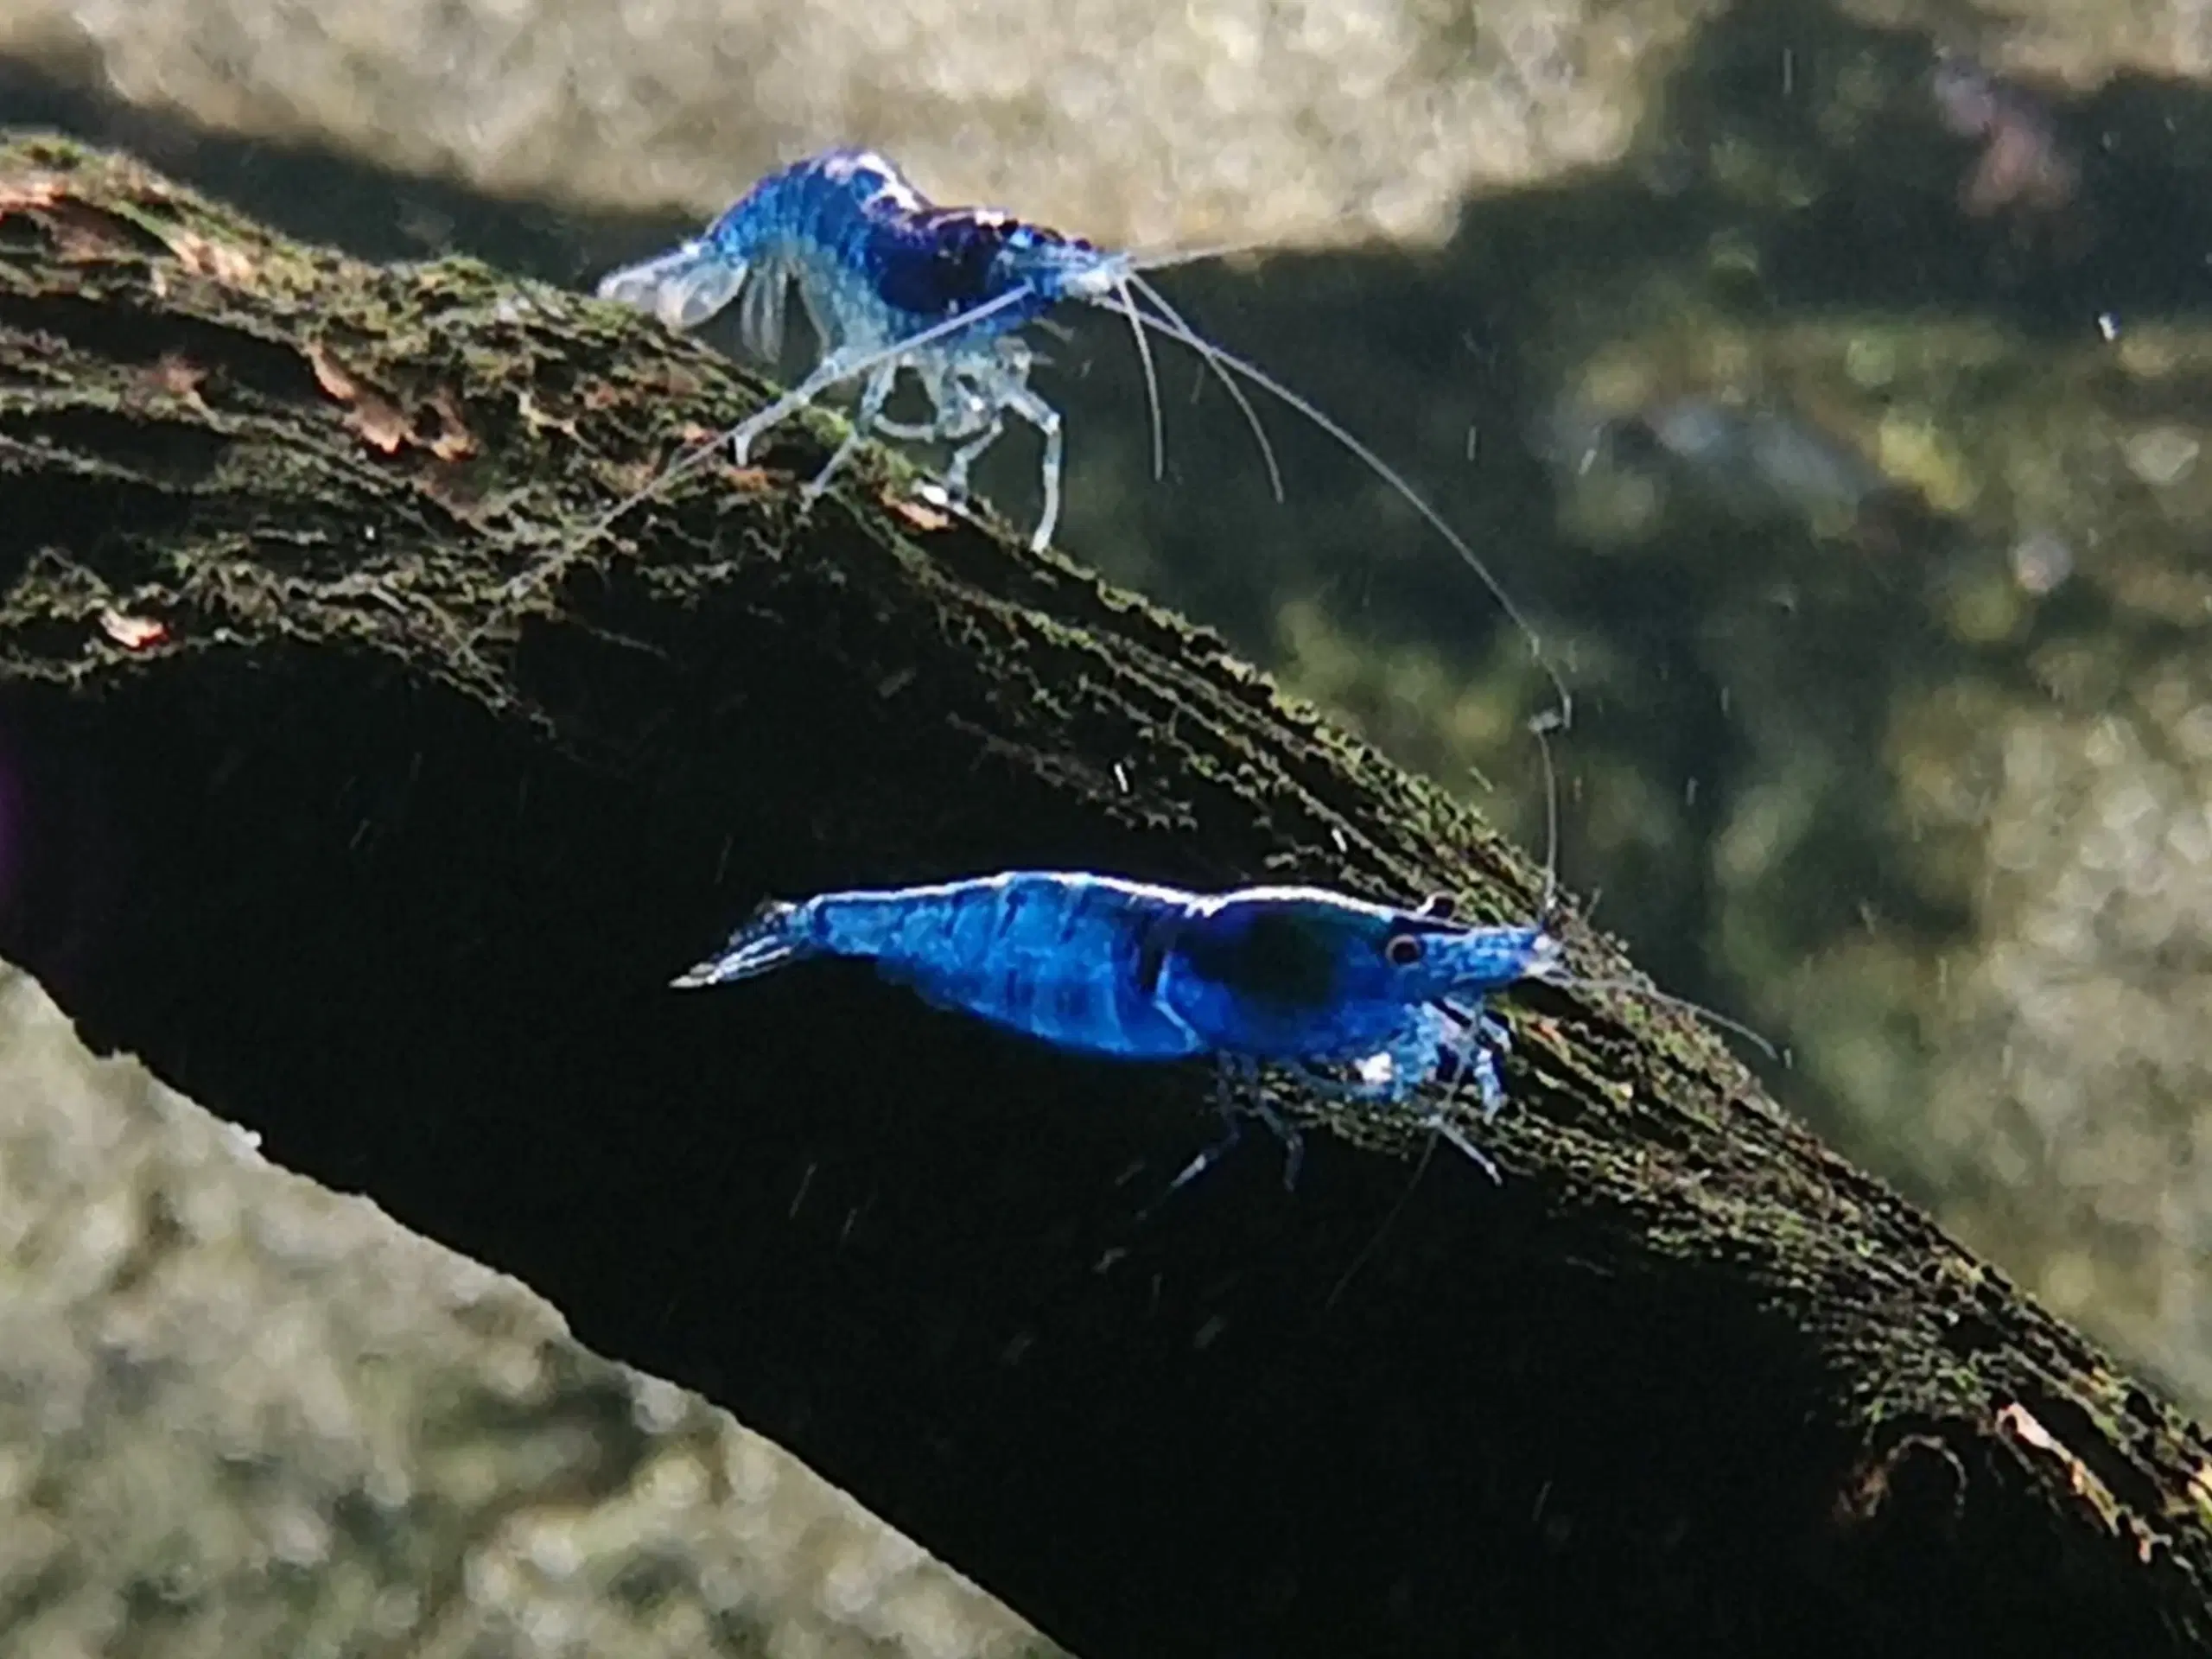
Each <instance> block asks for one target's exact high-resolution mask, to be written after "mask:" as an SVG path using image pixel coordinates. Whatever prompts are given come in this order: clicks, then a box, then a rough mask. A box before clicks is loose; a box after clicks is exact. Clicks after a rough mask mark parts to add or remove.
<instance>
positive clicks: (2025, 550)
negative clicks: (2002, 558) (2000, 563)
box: [2012, 530, 2074, 594]
mask: <svg viewBox="0 0 2212 1659" xmlns="http://www.w3.org/2000/svg"><path fill="white" fill-rule="evenodd" d="M2073 574H2074V550H2073V549H2072V548H2071V547H2069V546H2068V545H2067V543H2066V538H2065V537H2063V536H2061V535H2059V534H2058V533H2057V531H2050V530H2033V531H2029V532H2028V533H2027V534H2026V535H2025V536H2023V537H2021V538H2020V539H2019V540H2018V541H2017V542H2015V543H2012V580H2013V581H2015V582H2018V583H2019V584H2020V586H2021V587H2022V588H2024V589H2026V590H2027V591H2028V592H2029V593H2031V594H2047V593H2049V592H2050V590H2051V589H2052V588H2056V587H2057V586H2058V584H2059V583H2060V582H2064V581H2065V580H2066V578H2067V577H2069V576H2070V575H2073Z"/></svg>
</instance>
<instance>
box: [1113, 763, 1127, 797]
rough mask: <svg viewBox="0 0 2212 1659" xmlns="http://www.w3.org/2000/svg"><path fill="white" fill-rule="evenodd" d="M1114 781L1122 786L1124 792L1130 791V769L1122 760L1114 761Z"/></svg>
mask: <svg viewBox="0 0 2212 1659" xmlns="http://www.w3.org/2000/svg"><path fill="white" fill-rule="evenodd" d="M1114 781H1115V782H1116V783H1117V784H1119V785H1121V786H1122V794H1124V795H1126V794H1128V792H1129V769H1128V767H1127V766H1123V765H1122V763H1121V762H1120V761H1118V760H1116V762H1115V763H1114Z"/></svg>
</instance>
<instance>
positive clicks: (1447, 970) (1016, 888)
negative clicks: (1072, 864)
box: [674, 870, 1675, 1191]
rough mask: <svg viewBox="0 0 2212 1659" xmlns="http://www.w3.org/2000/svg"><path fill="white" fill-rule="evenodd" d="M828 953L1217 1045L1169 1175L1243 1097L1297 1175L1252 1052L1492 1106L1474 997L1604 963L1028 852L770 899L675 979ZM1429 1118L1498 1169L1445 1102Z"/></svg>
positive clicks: (1183, 1055) (1488, 1025)
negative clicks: (1029, 858)
mask: <svg viewBox="0 0 2212 1659" xmlns="http://www.w3.org/2000/svg"><path fill="white" fill-rule="evenodd" d="M812 957H855V958H860V959H862V960H866V961H870V962H873V963H874V964H875V967H876V969H877V971H878V972H879V973H880V974H881V975H882V976H884V977H885V978H887V979H888V980H891V981H893V982H895V983H899V984H902V985H905V986H907V987H909V988H912V990H914V991H916V992H917V993H918V994H919V995H921V996H922V997H923V998H925V1000H926V1001H930V1002H931V1003H933V1004H935V1005H936V1006H938V1007H944V1008H950V1009H953V1010H956V1011H959V1012H963V1013H967V1014H975V1015H977V1016H979V1017H981V1018H982V1019H984V1020H989V1021H991V1022H992V1023H994V1024H995V1025H998V1026H1001V1027H1006V1028H1007V1029H1010V1030H1013V1031H1016V1032H1020V1033H1023V1034H1024V1035H1026V1036H1029V1037H1033V1038H1036V1039H1039V1040H1041V1041H1044V1042H1046V1043H1050V1044H1052V1046H1056V1047H1058V1048H1062V1049H1066V1050H1070V1051H1071V1052H1077V1053H1082V1054H1090V1055H1096V1056H1100V1057H1103V1058H1118V1059H1129V1060H1153V1061H1164V1060H1176V1059H1190V1058H1206V1057H1211V1058H1214V1059H1216V1060H1217V1063H1218V1065H1219V1066H1220V1077H1221V1106H1222V1110H1223V1116H1224V1122H1225V1124H1226V1125H1227V1128H1228V1135H1227V1137H1226V1138H1225V1139H1224V1141H1221V1142H1220V1143H1219V1144H1217V1146H1215V1147H1211V1148H1210V1149H1209V1150H1207V1151H1205V1152H1202V1153H1200V1154H1198V1156H1197V1157H1196V1158H1194V1159H1192V1160H1191V1162H1190V1163H1189V1164H1188V1165H1187V1166H1185V1168H1184V1170H1183V1172H1182V1173H1180V1174H1179V1175H1178V1176H1177V1177H1176V1178H1175V1180H1174V1182H1173V1185H1172V1186H1171V1187H1170V1189H1169V1190H1170V1191H1173V1190H1174V1189H1175V1188H1177V1187H1180V1186H1182V1185H1185V1183H1187V1182H1188V1181H1190V1180H1192V1179H1194V1178H1195V1177H1197V1176H1198V1174H1199V1173H1201V1172H1202V1171H1204V1170H1205V1169H1206V1168H1208V1167H1210V1166H1211V1165H1212V1164H1214V1163H1215V1162H1217V1160H1219V1159H1220V1158H1221V1157H1222V1156H1224V1154H1226V1153H1227V1152H1228V1150H1229V1149H1230V1147H1231V1146H1232V1145H1233V1144H1234V1143H1235V1141H1236V1138H1237V1134H1238V1118H1239V1116H1240V1115H1241V1114H1247V1113H1249V1114H1250V1115H1252V1116H1258V1117H1260V1118H1261V1119H1262V1122H1265V1123H1266V1124H1267V1126H1268V1128H1270V1129H1272V1130H1273V1131H1274V1134H1275V1135H1277V1136H1278V1137H1279V1138H1280V1139H1281V1141H1282V1142H1283V1144H1284V1147H1285V1149H1286V1159H1285V1168H1284V1179H1285V1183H1286V1185H1288V1184H1290V1183H1292V1182H1294V1180H1295V1179H1296V1176H1297V1169H1298V1162H1299V1159H1300V1149H1301V1145H1302V1143H1301V1141H1300V1137H1299V1135H1298V1132H1297V1131H1296V1130H1295V1129H1294V1128H1293V1127H1291V1126H1290V1125H1289V1124H1287V1122H1283V1121H1282V1120H1281V1118H1280V1117H1279V1116H1277V1115H1276V1114H1275V1113H1274V1111H1273V1110H1272V1109H1270V1108H1269V1107H1268V1106H1267V1104H1266V1103H1264V1102H1263V1101H1261V1100H1259V1099H1258V1097H1257V1096H1256V1095H1255V1094H1253V1093H1252V1091H1251V1090H1249V1089H1248V1090H1244V1091H1243V1092H1244V1093H1245V1094H1246V1095H1247V1096H1249V1098H1246V1099H1245V1100H1243V1101H1242V1102H1239V1101H1238V1100H1237V1099H1236V1094H1237V1092H1238V1091H1237V1090H1236V1084H1237V1083H1238V1082H1240V1081H1242V1082H1244V1083H1246V1084H1250V1083H1252V1082H1254V1081H1255V1080H1256V1076H1257V1072H1258V1070H1259V1068H1260V1067H1261V1066H1262V1065H1275V1066H1279V1067H1281V1068H1283V1069H1285V1070H1287V1071H1290V1072H1292V1073H1294V1075H1296V1076H1297V1077H1300V1078H1301V1079H1302V1080H1304V1081H1305V1082H1306V1083H1308V1084H1312V1085H1313V1086H1315V1087H1316V1088H1318V1089H1319V1090H1322V1091H1323V1092H1325V1093H1329V1094H1332V1095H1335V1096H1338V1097H1340V1098H1345V1099H1351V1100H1358V1101H1368V1102H1375V1103H1385V1104H1399V1103H1406V1102H1408V1101H1410V1100H1411V1099H1412V1098H1413V1096H1414V1094H1415V1093H1416V1092H1417V1091H1418V1090H1420V1089H1421V1087H1422V1086H1423V1085H1424V1084H1428V1083H1430V1082H1432V1081H1444V1082H1446V1083H1449V1084H1452V1085H1453V1086H1454V1087H1456V1086H1457V1085H1458V1084H1460V1083H1463V1082H1468V1081H1471V1082H1472V1084H1474V1086H1475V1089H1476V1090H1477V1093H1478V1096H1479V1097H1480V1101H1481V1106H1482V1113H1483V1117H1484V1121H1485V1122H1488V1121H1489V1120H1490V1119H1491V1118H1493V1117H1495V1116H1497V1112H1498V1110H1499V1109H1500V1108H1501V1107H1502V1106H1503V1103H1504V1100H1505V1090H1504V1086H1503V1083H1502V1082H1501V1080H1500V1078H1499V1077H1498V1071H1497V1057H1498V1055H1499V1054H1500V1053H1502V1052H1505V1051H1507V1050H1508V1049H1510V1033H1508V1031H1507V1029H1506V1027H1504V1025H1503V1023H1501V1022H1500V1021H1499V1020H1497V1019H1496V1018H1495V1017H1494V1016H1493V1015H1492V1014H1490V1012H1489V1011H1488V1008H1487V1007H1486V999H1487V998H1488V997H1489V996H1490V995H1491V994H1493V993H1495V992H1498V991H1502V990H1505V989H1507V988H1510V987H1512V986H1514V985H1516V984H1519V983H1522V982H1527V981H1545V982H1552V983H1556V984H1589V985H1598V984H1600V983H1602V984H1604V985H1606V986H1612V985H1613V984H1614V982H1610V981H1607V982H1596V981H1585V980H1580V979H1577V978H1575V977H1573V976H1571V975H1569V974H1568V973H1567V971H1566V967H1565V961H1564V957H1563V955H1562V951H1561V947H1560V943H1559V941H1558V940H1557V939H1556V938H1554V936H1553V935H1552V934H1551V933H1549V932H1548V931H1546V930H1545V929H1544V928H1543V927H1541V926H1529V927H1517V926H1474V925H1467V924H1465V923H1461V922H1459V921H1456V920H1454V919H1453V918H1452V914H1451V910H1450V906H1449V905H1448V904H1447V903H1446V901H1444V900H1441V899H1432V900H1430V901H1429V902H1428V903H1427V904H1426V905H1423V906H1420V907H1418V908H1415V909H1410V910H1406V909H1397V908H1394V907H1392V906H1387V905H1379V904H1372V903H1369V902H1367V901H1365V900H1363V899H1352V898H1347V897H1345V896H1344V895H1343V894H1340V893H1330V892H1327V891H1325V890H1323V889H1320V888H1315V887H1246V888H1242V889H1239V890H1237V891H1235V892H1231V893H1218V894H1202V893H1188V892H1185V891H1183V890H1181V889H1179V888H1176V887H1156V886H1150V885H1147V884H1145V883H1142V882H1137V881H1130V880H1122V879H1120V878H1118V877H1115V876H1106V875H1091V874H1079V873H1071V872H1056V871H1035V870H1017V871H1009V872H1007V873H1005V874H999V875H989V876H982V877H977V878H975V879H973V880H964V881H953V882H947V883H944V884H942V885H938V886H933V887H904V888H893V889H889V890H879V891H858V892H844V893H823V894H820V895H818V896H817V897H815V898H812V899H805V900H804V901H801V902H799V903H796V904H791V903H784V902H779V901H773V900H772V901H770V902H768V903H766V904H764V905H762V906H760V909H759V910H758V911H757V912H755V913H754V914H753V918H751V919H750V920H749V921H747V923H746V924H745V925H742V926H741V927H740V928H739V929H738V930H737V931H736V932H735V933H734V935H732V937H731V938H730V940H729V942H728V944H727V945H726V946H725V947H724V948H723V950H721V952H720V953H719V954H718V955H716V956H714V957H709V959H708V960H706V961H704V962H702V963H699V964H698V965H697V966H696V967H694V968H692V969H690V970H689V971H687V972H686V973H684V974H683V975H682V976H679V977H678V978H677V980H676V981H675V982H674V983H675V984H676V985H677V987H679V988H690V987H697V986H707V985H720V984H726V983H728V982H731V981H734V980H741V979H747V978H750V977H752V976H754V975H758V974H763V973H766V972H769V971H771V970H772V969H778V968H781V967H784V966H785V965H786V964H788V963H794V962H800V961H804V960H806V959H809V958H812ZM1618 988H1623V989H1629V990H1633V991H1638V992H1642V993H1643V994H1644V995H1652V996H1656V997H1658V998H1659V999H1660V1000H1662V1001H1675V999H1672V998H1668V997H1665V996H1664V995H1663V994H1661V993H1656V992H1651V991H1649V989H1648V988H1643V987H1636V986H1620V987H1618ZM1317 1067H1330V1068H1336V1069H1338V1070H1340V1071H1344V1072H1345V1073H1347V1074H1348V1075H1344V1076H1333V1075H1328V1074H1325V1073H1324V1072H1323V1071H1317V1070H1316V1068H1317ZM1422 1122H1424V1124H1425V1125H1426V1126H1427V1127H1428V1128H1433V1130H1434V1131H1435V1132H1436V1133H1438V1134H1440V1135H1442V1136H1444V1137H1445V1138H1446V1140H1449V1141H1451V1142H1452V1145H1453V1146H1454V1147H1458V1148H1459V1151H1460V1152H1462V1153H1464V1154H1465V1155H1466V1156H1467V1157H1468V1158H1469V1159H1470V1160H1472V1161H1473V1162H1474V1163H1475V1164H1476V1165H1477V1166H1478V1167H1480V1168H1481V1169H1482V1170H1484V1172H1485V1173H1488V1174H1489V1175H1490V1176H1491V1179H1497V1166H1495V1165H1494V1164H1493V1163H1492V1162H1491V1160H1490V1158H1489V1157H1488V1155H1487V1154H1484V1152H1483V1151H1482V1150H1481V1149H1480V1148H1479V1147H1477V1146H1475V1145H1474V1143H1473V1142H1472V1141H1470V1140H1468V1139H1467V1137H1466V1136H1465V1134H1464V1133H1463V1132H1462V1131H1461V1130H1460V1129H1459V1128H1458V1127H1457V1126H1456V1125H1455V1124H1453V1123H1452V1122H1451V1121H1450V1120H1449V1118H1448V1117H1447V1116H1446V1113H1445V1110H1444V1108H1443V1107H1442V1106H1441V1105H1438V1106H1435V1107H1433V1109H1430V1110H1428V1111H1427V1112H1426V1113H1424V1115H1423V1118H1422Z"/></svg>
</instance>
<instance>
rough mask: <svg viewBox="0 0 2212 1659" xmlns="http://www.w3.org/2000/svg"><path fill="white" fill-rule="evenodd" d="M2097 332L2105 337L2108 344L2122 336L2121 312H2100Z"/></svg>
mask: <svg viewBox="0 0 2212 1659" xmlns="http://www.w3.org/2000/svg"><path fill="white" fill-rule="evenodd" d="M2097 333H2098V334H2100V335H2101V337H2102V338H2103V339H2104V340H2105V342H2106V344H2107V345H2109V344H2111V343H2112V342H2113V340H2118V339H2119V338H2120V313H2119V312H2117V311H2100V312H2098V313H2097Z"/></svg>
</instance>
